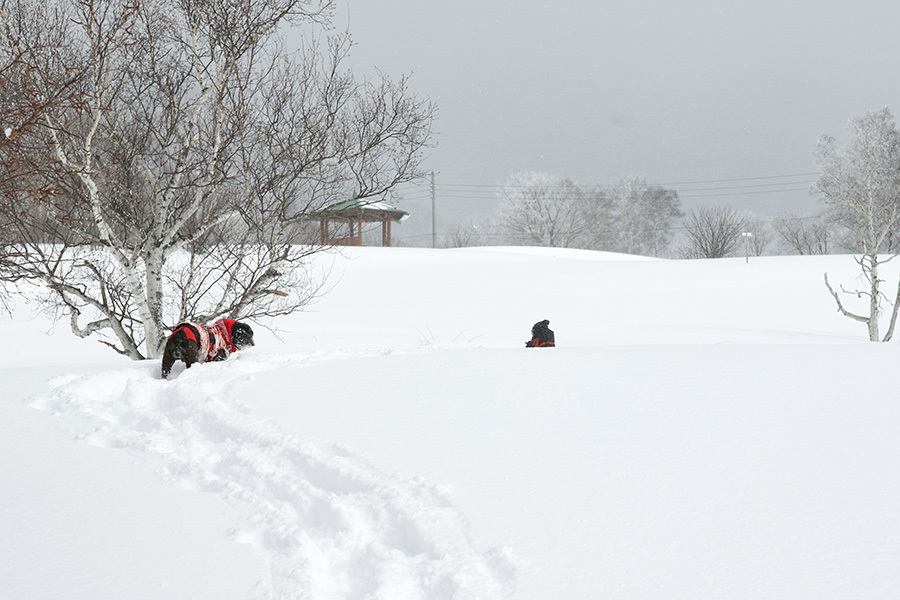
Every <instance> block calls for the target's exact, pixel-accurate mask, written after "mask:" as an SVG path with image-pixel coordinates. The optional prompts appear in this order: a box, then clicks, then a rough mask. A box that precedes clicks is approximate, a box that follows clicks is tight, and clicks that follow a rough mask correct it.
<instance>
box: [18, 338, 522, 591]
mask: <svg viewBox="0 0 900 600" xmlns="http://www.w3.org/2000/svg"><path fill="white" fill-rule="evenodd" d="M315 358H316V355H281V356H277V357H267V358H266V359H265V360H263V359H261V358H257V357H251V356H244V355H238V356H235V357H233V358H232V359H229V360H228V361H227V362H224V363H215V364H208V365H203V367H202V368H196V367H195V368H193V369H190V370H181V369H179V368H178V367H176V370H175V371H173V376H172V378H171V379H170V380H168V381H165V380H161V379H160V378H159V373H158V370H159V364H158V362H157V361H153V362H145V363H141V364H139V365H136V366H134V367H129V368H123V369H117V370H113V371H107V372H104V373H100V374H96V375H89V376H83V377H74V376H73V377H65V378H59V379H58V380H57V381H54V382H53V385H54V386H55V387H54V389H53V390H52V391H51V392H50V393H48V394H47V395H45V396H42V397H41V398H39V399H37V400H35V401H34V402H33V406H35V407H36V408H39V409H41V410H45V411H50V412H52V413H54V414H56V415H58V416H60V417H62V418H63V419H65V420H66V421H67V422H69V423H71V424H72V425H73V426H74V427H75V429H76V435H77V436H78V437H79V438H80V439H82V440H83V441H85V442H87V443H90V444H93V445H97V446H102V447H109V448H116V449H122V450H125V451H127V452H129V453H132V454H134V455H137V456H140V457H141V458H142V459H145V460H147V461H148V462H150V463H151V464H152V465H153V466H154V467H156V468H158V470H159V472H160V473H161V474H162V476H163V477H164V478H165V479H167V480H169V481H171V482H174V483H177V484H179V485H183V486H186V487H190V488H195V489H198V490H200V491H204V492H211V493H215V494H218V495H219V496H220V497H222V498H223V499H224V500H226V501H227V502H228V503H229V504H230V505H232V506H234V507H235V508H236V509H237V510H238V511H239V513H240V514H242V515H244V516H243V517H242V519H241V520H240V522H238V523H236V524H235V527H234V528H233V530H232V531H231V532H230V533H231V535H232V536H233V538H234V539H235V540H236V541H238V542H244V543H249V544H251V545H252V546H253V547H254V548H255V549H256V550H257V551H259V552H260V553H262V555H263V556H264V558H265V560H266V563H267V565H268V577H267V580H266V581H261V582H260V584H259V586H258V590H257V593H258V595H259V596H261V597H271V598H377V597H384V598H406V599H413V598H428V599H435V598H438V599H439V598H448V599H449V598H473V599H474V598H478V599H484V598H501V597H505V596H507V595H509V593H510V591H511V589H512V585H513V580H514V573H515V567H514V566H513V562H512V560H511V559H510V558H509V557H508V556H507V555H506V552H505V551H504V550H502V549H494V550H491V551H488V552H486V553H481V552H479V551H478V550H476V549H475V548H474V547H473V546H472V544H471V542H470V541H469V539H468V537H467V534H466V529H467V522H466V521H465V519H464V517H463V516H462V515H461V514H460V513H459V512H458V511H457V510H456V509H455V508H454V507H453V506H452V505H451V503H450V502H449V500H448V498H447V496H446V494H445V493H442V491H441V490H440V489H439V488H438V487H436V486H434V485H431V484H429V483H427V482H425V481H423V480H421V479H412V480H409V479H403V478H401V477H399V476H397V475H394V474H390V473H385V472H382V471H379V470H378V469H377V468H375V467H373V466H372V465H371V464H368V463H367V462H366V461H364V460H362V459H361V458H359V457H357V456H354V455H353V454H352V453H351V452H349V451H348V450H347V449H345V448H342V447H341V446H339V445H326V444H315V443H310V442H304V441H302V440H298V439H296V438H293V437H291V436H290V435H287V434H285V433H284V432H283V431H281V430H279V428H278V427H277V426H276V425H274V424H272V423H269V422H265V421H263V420H261V419H259V418H257V417H254V416H252V415H251V414H249V412H248V411H247V410H246V409H245V408H244V405H243V403H242V401H241V400H240V399H239V398H235V397H233V396H232V395H231V394H230V393H229V390H230V388H231V385H232V383H234V382H235V381H238V380H246V379H248V378H250V379H252V377H253V374H254V373H255V372H259V371H261V370H267V369H269V368H272V367H273V366H274V365H276V364H283V363H285V362H302V361H307V360H311V359H315ZM179 366H180V363H179Z"/></svg>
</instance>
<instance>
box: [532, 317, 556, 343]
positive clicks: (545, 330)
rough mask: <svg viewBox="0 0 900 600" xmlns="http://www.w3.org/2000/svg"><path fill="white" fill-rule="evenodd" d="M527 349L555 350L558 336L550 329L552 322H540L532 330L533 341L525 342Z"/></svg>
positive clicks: (546, 320)
mask: <svg viewBox="0 0 900 600" xmlns="http://www.w3.org/2000/svg"><path fill="white" fill-rule="evenodd" d="M525 347H526V348H555V347H556V336H554V335H553V331H552V330H551V329H550V321H549V320H548V319H544V320H543V321H538V322H537V323H535V324H534V327H532V328H531V339H530V340H528V341H527V342H525Z"/></svg>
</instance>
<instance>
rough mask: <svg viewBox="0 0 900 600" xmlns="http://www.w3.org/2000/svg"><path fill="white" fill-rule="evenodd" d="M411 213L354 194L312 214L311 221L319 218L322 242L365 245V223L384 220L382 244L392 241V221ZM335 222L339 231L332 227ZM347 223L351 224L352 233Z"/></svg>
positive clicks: (327, 243) (339, 244)
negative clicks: (363, 236) (344, 234)
mask: <svg viewBox="0 0 900 600" xmlns="http://www.w3.org/2000/svg"><path fill="white" fill-rule="evenodd" d="M408 216H409V213H408V212H406V211H404V210H400V209H397V208H394V207H393V206H389V205H388V204H387V203H385V202H381V201H374V202H373V201H370V200H365V199H362V198H353V199H351V200H345V201H343V202H338V203H337V204H332V205H331V206H326V207H325V208H323V209H320V210H317V211H315V212H314V213H312V215H310V217H309V220H310V221H318V222H319V232H320V234H321V239H322V243H323V244H325V245H335V246H362V245H363V238H362V234H363V223H381V245H382V246H390V245H391V223H392V222H393V221H396V222H398V223H401V222H403V220H404V219H405V218H406V217H408ZM332 224H336V231H334V232H333V231H332ZM344 224H347V225H349V227H350V231H349V235H346V236H342V235H341V234H342V233H347V231H346V228H344V227H342V226H343V225H344Z"/></svg>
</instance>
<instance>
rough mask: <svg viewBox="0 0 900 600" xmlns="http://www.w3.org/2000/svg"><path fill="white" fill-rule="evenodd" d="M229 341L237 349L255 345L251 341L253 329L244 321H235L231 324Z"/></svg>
mask: <svg viewBox="0 0 900 600" xmlns="http://www.w3.org/2000/svg"><path fill="white" fill-rule="evenodd" d="M231 343H232V344H234V347H235V348H237V349H238V350H240V349H242V348H249V347H250V346H255V345H256V344H255V343H254V342H253V330H252V329H251V328H250V326H249V325H247V324H246V323H241V322H240V321H238V322H236V323H235V324H234V325H232V326H231Z"/></svg>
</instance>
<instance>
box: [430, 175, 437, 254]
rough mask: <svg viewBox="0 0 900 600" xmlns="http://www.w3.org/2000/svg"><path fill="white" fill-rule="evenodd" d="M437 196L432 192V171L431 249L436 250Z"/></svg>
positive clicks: (432, 187)
mask: <svg viewBox="0 0 900 600" xmlns="http://www.w3.org/2000/svg"><path fill="white" fill-rule="evenodd" d="M436 206H437V196H436V194H435V192H434V171H432V172H431V247H432V248H437V213H436Z"/></svg>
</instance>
